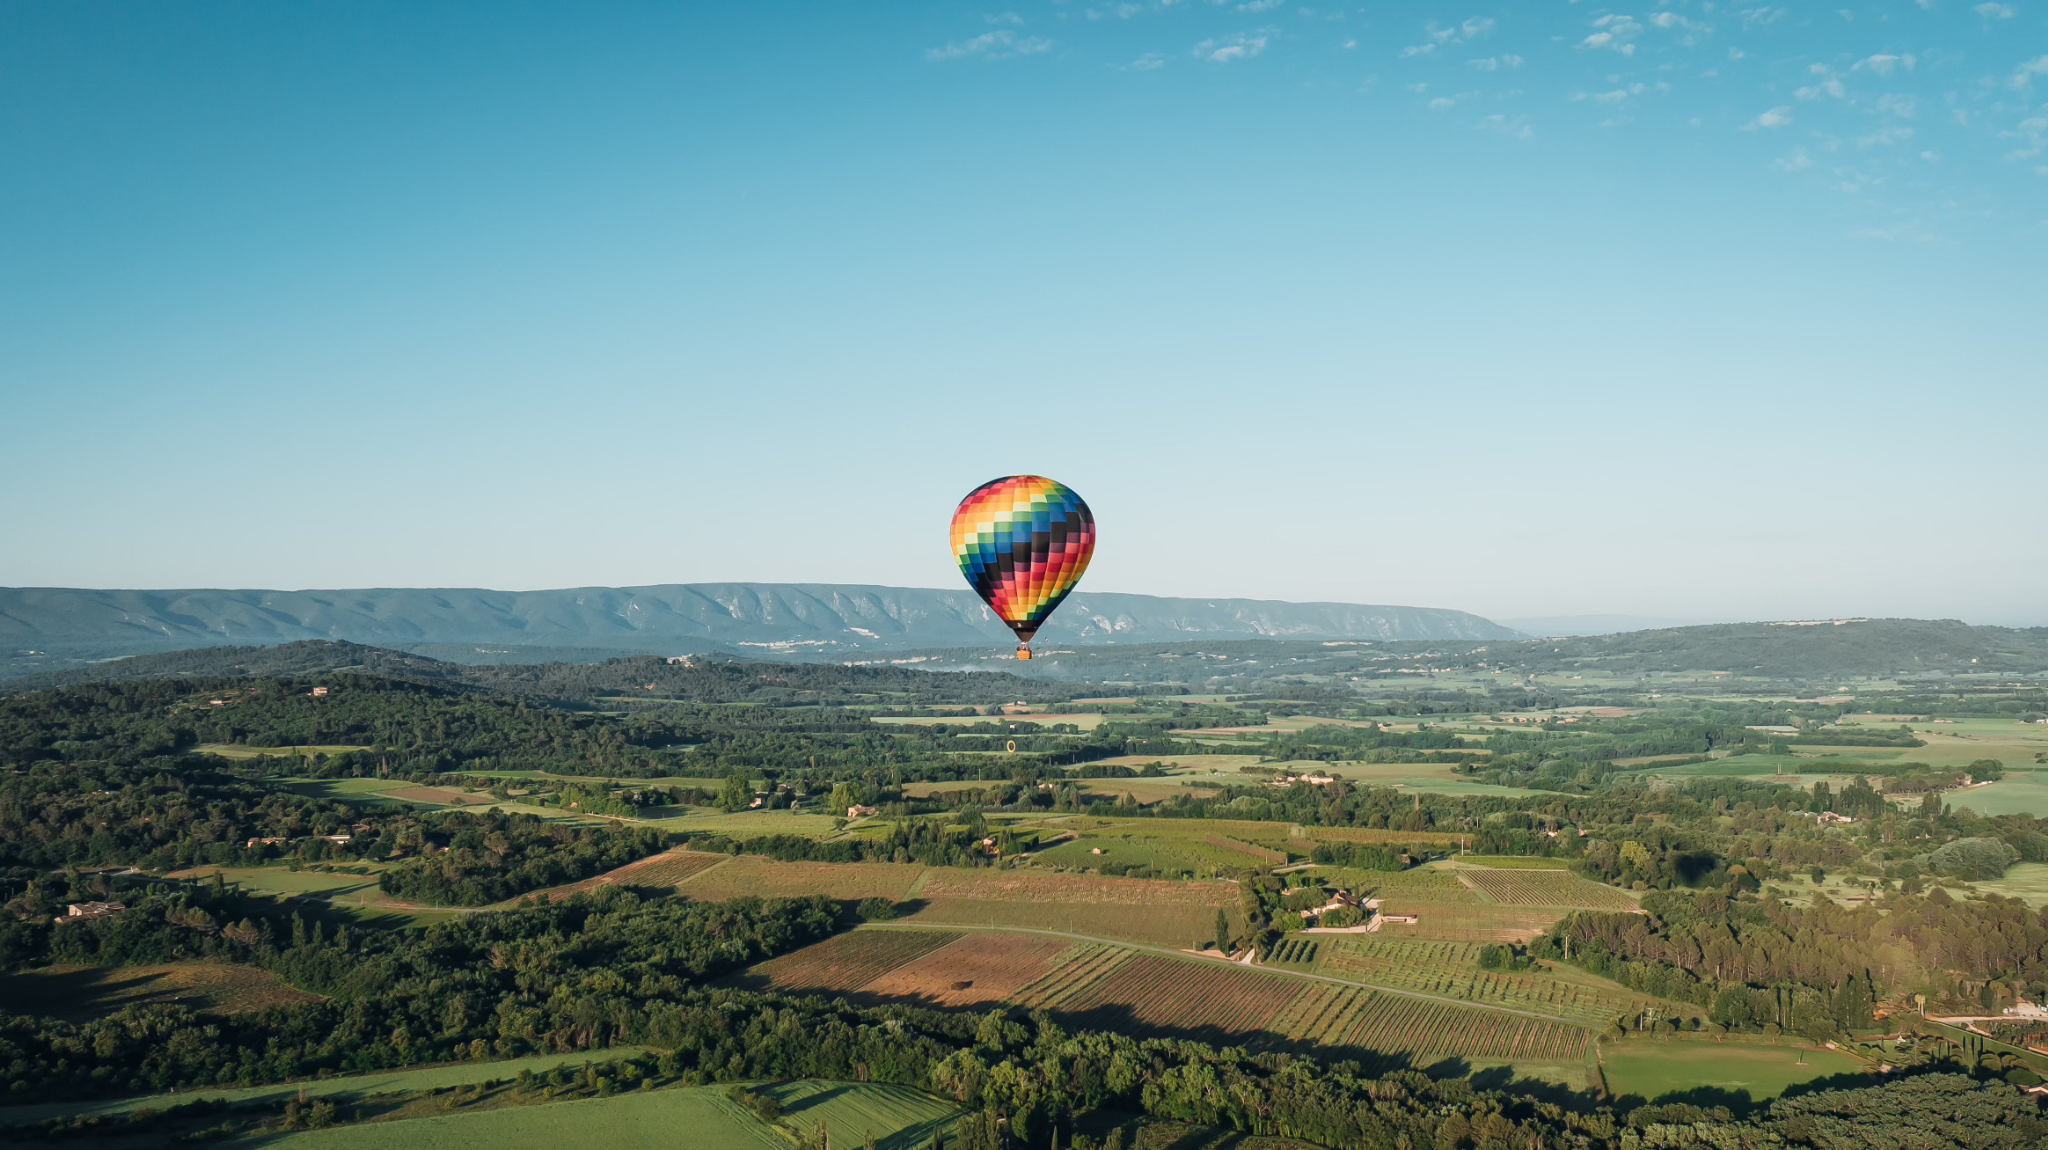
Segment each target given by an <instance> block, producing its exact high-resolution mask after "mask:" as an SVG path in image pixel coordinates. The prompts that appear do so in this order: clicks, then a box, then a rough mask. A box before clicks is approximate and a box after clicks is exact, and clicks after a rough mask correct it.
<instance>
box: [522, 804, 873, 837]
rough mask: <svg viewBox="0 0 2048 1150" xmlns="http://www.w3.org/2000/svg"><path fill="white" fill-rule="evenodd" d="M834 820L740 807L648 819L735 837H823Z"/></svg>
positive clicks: (674, 828) (684, 830) (665, 826)
mask: <svg viewBox="0 0 2048 1150" xmlns="http://www.w3.org/2000/svg"><path fill="white" fill-rule="evenodd" d="M556 813H557V814H559V813H560V812H556ZM842 813H843V812H842ZM835 821H836V820H834V819H833V818H832V816H830V815H820V814H808V813H805V812H803V811H740V812H739V813H737V814H726V813H724V812H722V811H716V810H711V809H709V808H706V809H703V810H692V811H691V812H690V813H689V814H686V815H681V816H679V817H676V818H670V819H650V820H648V822H649V824H650V825H653V826H657V827H660V828H661V829H663V830H665V831H673V832H675V833H678V834H686V835H726V836H728V837H730V838H735V839H751V838H757V837H760V836H762V835H802V836H804V837H805V838H813V839H822V838H826V837H828V836H830V835H832V834H835V833H837V832H836V831H835V829H834V827H833V823H834V822H835Z"/></svg>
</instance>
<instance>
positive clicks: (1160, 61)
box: [1124, 52, 1166, 72]
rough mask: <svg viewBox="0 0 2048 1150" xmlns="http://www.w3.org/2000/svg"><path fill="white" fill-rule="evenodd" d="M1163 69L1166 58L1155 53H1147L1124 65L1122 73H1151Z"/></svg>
mask: <svg viewBox="0 0 2048 1150" xmlns="http://www.w3.org/2000/svg"><path fill="white" fill-rule="evenodd" d="M1164 67H1166V57H1164V56H1161V55H1160V54H1159V53H1157V52H1147V53H1145V54H1144V55H1143V56H1140V57H1138V58H1137V59H1135V60H1133V61H1131V62H1130V63H1128V64H1125V65H1124V71H1126V72H1152V71H1157V70H1158V69H1160V68H1164Z"/></svg>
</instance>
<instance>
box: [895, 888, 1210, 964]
mask: <svg viewBox="0 0 2048 1150" xmlns="http://www.w3.org/2000/svg"><path fill="white" fill-rule="evenodd" d="M1110 881H1141V880H1110ZM1219 908H1220V909H1222V910H1223V911H1224V915H1225V917H1226V918H1228V919H1229V921H1230V923H1231V929H1233V930H1237V929H1241V928H1242V927H1243V925H1244V920H1243V916H1242V915H1241V914H1240V913H1239V912H1238V911H1237V910H1236V909H1235V904H1234V903H1233V904H1230V905H1228V906H1225V905H1224V904H1221V903H1209V904H1206V905H1205V904H1199V903H1196V904H1179V905H1177V904H1173V903H1158V904H1149V905H1148V904H1144V903H1122V902H1075V903H1061V902H1029V901H1018V900H1015V899H1004V898H931V899H928V900H927V901H926V903H925V905H924V906H923V907H922V908H920V909H919V910H918V911H917V913H915V914H913V915H911V916H910V921H913V922H916V923H919V924H921V925H922V924H931V925H944V926H963V927H975V926H991V927H994V926H1021V927H1032V928H1035V929H1039V930H1064V931H1068V932H1071V933H1074V934H1087V935H1094V936H1097V937H1099V938H1114V939H1119V940H1122V941H1125V942H1142V943H1147V944H1150V945H1152V946H1169V947H1174V948H1176V949H1178V948H1180V947H1184V946H1187V945H1188V944H1190V943H1192V942H1194V941H1195V940H1197V939H1204V938H1210V937H1213V936H1214V935H1215V933H1216V911H1217V910H1218V909H1219Z"/></svg>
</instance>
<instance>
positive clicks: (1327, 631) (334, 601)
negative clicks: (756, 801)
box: [0, 583, 1519, 675]
mask: <svg viewBox="0 0 2048 1150" xmlns="http://www.w3.org/2000/svg"><path fill="white" fill-rule="evenodd" d="M1208 637H1216V638H1297V639H1371V640H1387V639H1507V638H1517V637H1519V636H1518V633H1517V632H1515V631H1512V630H1509V629H1508V628H1506V627H1502V626H1500V625H1499V624H1496V623H1492V622H1489V621H1487V620H1485V619H1482V618H1480V617H1478V616H1477V615H1469V614H1466V613H1465V612H1463V611H1450V610H1440V609H1434V608H1423V607H1376V606H1363V605H1359V604H1350V603H1280V602H1269V601H1265V600H1254V599H1164V598H1157V597H1154V596H1149V595H1117V594H1094V593H1086V592H1083V593H1079V594H1076V595H1074V596H1073V597H1072V598H1070V599H1068V600H1067V602H1066V604H1065V605H1064V606H1063V607H1062V608H1061V610H1060V611H1059V613H1058V614H1057V615H1055V616H1054V618H1053V621H1052V623H1051V624H1050V625H1048V626H1047V627H1046V628H1045V630H1044V632H1043V633H1042V638H1043V639H1044V640H1045V641H1047V642H1053V643H1105V642H1117V643H1145V642H1152V643H1158V642H1185V641H1187V640H1190V639H1201V638H1208ZM297 639H334V640H342V641H347V642H354V643H370V644H375V645H377V646H381V647H391V648H400V649H404V650H408V651H419V652H425V653H428V654H432V655H435V656H438V657H443V658H451V659H455V660H457V661H459V662H465V663H468V662H485V661H490V662H499V661H507V658H508V656H510V657H511V661H518V662H544V661H547V660H548V659H550V658H555V657H557V656H555V655H553V654H551V653H550V651H548V650H535V648H550V649H554V648H584V649H597V650H599V651H602V652H603V653H609V654H627V653H644V654H660V655H681V654H687V653H691V652H697V651H721V650H722V651H725V652H727V653H730V654H750V653H751V654H755V655H763V654H771V655H802V654H806V653H816V654H832V653H842V652H843V653H851V652H859V651H885V650H905V649H910V648H920V647H960V646H987V645H995V646H1002V645H1004V644H1005V643H1008V642H1012V641H1013V640H1011V638H1010V634H1009V631H1008V630H1007V629H1005V628H1004V627H1003V626H1002V625H1001V624H999V623H998V622H997V621H996V620H995V618H994V617H993V616H992V615H991V614H990V613H989V610H988V608H987V607H985V606H984V605H983V604H982V602H981V600H979V599H977V598H976V597H975V596H974V595H973V593H972V592H970V591H968V590H967V589H966V588H964V587H963V588H961V589H959V590H947V591H939V590H923V589H916V588H904V587H863V586H850V585H840V584H822V583H692V584H667V585H662V586H653V587H579V588H570V589H566V590H556V591H488V590H479V589H474V588H456V589H436V590H425V589H408V588H381V589H371V590H356V591H227V590H186V591H104V590H87V589H79V588H48V587H13V588H0V660H4V661H5V662H4V664H0V673H11V674H16V675H19V674H29V673H33V672H35V671H48V670H61V669H64V668H65V667H70V666H77V665H79V664H80V662H82V661H83V660H87V659H93V658H107V657H111V656H118V655H139V654H145V653H149V652H155V651H170V650H179V649H183V648H189V647H198V646H212V645H221V646H228V645H235V644H248V643H286V642H291V641H293V640H297ZM32 652H39V653H40V654H32ZM586 653H587V652H586ZM571 657H572V658H582V657H584V655H583V654H579V655H577V656H571ZM10 669H11V670H10Z"/></svg>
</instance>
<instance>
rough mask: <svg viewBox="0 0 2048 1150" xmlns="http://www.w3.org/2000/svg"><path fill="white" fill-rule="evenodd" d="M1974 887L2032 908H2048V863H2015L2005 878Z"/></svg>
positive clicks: (1981, 883)
mask: <svg viewBox="0 0 2048 1150" xmlns="http://www.w3.org/2000/svg"><path fill="white" fill-rule="evenodd" d="M1972 885H1974V886H1975V887H1976V888H1977V889H1978V890H1980V891H1983V892H1985V893H1986V894H2001V895H2004V896H2005V897H2007V898H2016V899H2019V900H2021V901H2022V902H2025V903H2026V904H2027V905H2028V906H2031V907H2037V908H2038V907H2043V906H2048V863H2014V864H2013V865H2012V866H2011V867H2010V868H2009V869H2008V870H2007V871H2006V872H2005V877H2003V878H2000V879H1995V880H1993V881H1991V882H1980V883H1974V884H1972Z"/></svg>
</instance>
